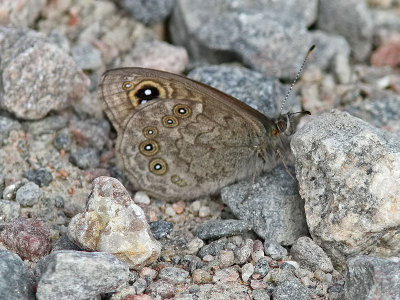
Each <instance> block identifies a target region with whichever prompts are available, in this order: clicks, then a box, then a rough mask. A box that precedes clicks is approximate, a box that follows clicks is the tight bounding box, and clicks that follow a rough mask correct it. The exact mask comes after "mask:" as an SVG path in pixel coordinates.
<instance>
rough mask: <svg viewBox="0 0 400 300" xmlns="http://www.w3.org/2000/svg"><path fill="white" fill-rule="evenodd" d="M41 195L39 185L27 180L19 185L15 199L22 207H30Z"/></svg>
mask: <svg viewBox="0 0 400 300" xmlns="http://www.w3.org/2000/svg"><path fill="white" fill-rule="evenodd" d="M42 197H43V192H42V190H41V189H40V187H39V186H38V185H37V184H36V183H33V182H28V183H26V184H24V185H23V186H21V187H20V188H19V189H18V190H17V193H16V194H15V200H16V201H17V202H18V203H19V204H20V205H21V206H22V207H30V206H33V205H35V204H36V203H38V202H39V201H40V200H41V199H42Z"/></svg>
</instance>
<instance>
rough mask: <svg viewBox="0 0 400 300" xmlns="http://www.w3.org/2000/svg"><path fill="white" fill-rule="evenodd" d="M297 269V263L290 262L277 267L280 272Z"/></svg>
mask: <svg viewBox="0 0 400 300" xmlns="http://www.w3.org/2000/svg"><path fill="white" fill-rule="evenodd" d="M299 267H300V266H299V264H298V263H297V261H291V260H288V261H285V262H283V263H282V264H281V265H280V266H279V268H280V269H282V270H285V269H287V270H291V271H294V270H297V269H298V268H299Z"/></svg>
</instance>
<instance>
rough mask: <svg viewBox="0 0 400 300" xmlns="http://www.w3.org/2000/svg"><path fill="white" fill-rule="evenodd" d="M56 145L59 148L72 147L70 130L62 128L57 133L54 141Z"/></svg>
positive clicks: (67, 148) (66, 148)
mask: <svg viewBox="0 0 400 300" xmlns="http://www.w3.org/2000/svg"><path fill="white" fill-rule="evenodd" d="M53 145H54V147H56V149H57V150H69V149H70V147H71V138H70V136H69V133H68V130H67V129H65V130H60V131H58V132H57V133H56V136H55V137H54V141H53Z"/></svg>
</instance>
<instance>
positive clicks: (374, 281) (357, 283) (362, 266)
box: [345, 255, 400, 300]
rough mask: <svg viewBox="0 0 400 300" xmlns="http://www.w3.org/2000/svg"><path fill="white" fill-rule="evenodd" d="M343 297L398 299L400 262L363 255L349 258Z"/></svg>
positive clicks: (399, 295)
mask: <svg viewBox="0 0 400 300" xmlns="http://www.w3.org/2000/svg"><path fill="white" fill-rule="evenodd" d="M345 298H346V299H354V300H372V299H393V300H394V299H400V262H399V261H398V260H397V261H390V260H387V259H382V258H377V257H371V256H364V255H360V256H356V257H354V258H351V259H349V260H348V261H347V266H346V281H345Z"/></svg>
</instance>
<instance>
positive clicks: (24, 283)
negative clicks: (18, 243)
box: [0, 250, 35, 300]
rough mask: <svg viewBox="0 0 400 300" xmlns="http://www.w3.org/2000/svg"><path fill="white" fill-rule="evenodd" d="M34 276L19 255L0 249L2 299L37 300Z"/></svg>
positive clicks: (0, 292) (0, 295) (0, 291)
mask: <svg viewBox="0 0 400 300" xmlns="http://www.w3.org/2000/svg"><path fill="white" fill-rule="evenodd" d="M34 284H35V280H34V276H33V273H32V272H31V271H29V270H28V269H27V268H26V266H25V265H24V263H23V262H22V260H21V258H19V257H18V255H16V254H14V253H12V252H8V251H4V250H0V299H4V300H5V299H24V300H25V299H26V300H35V294H34Z"/></svg>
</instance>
